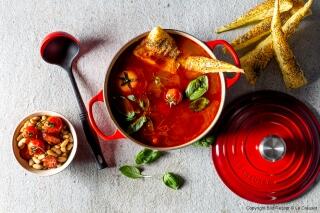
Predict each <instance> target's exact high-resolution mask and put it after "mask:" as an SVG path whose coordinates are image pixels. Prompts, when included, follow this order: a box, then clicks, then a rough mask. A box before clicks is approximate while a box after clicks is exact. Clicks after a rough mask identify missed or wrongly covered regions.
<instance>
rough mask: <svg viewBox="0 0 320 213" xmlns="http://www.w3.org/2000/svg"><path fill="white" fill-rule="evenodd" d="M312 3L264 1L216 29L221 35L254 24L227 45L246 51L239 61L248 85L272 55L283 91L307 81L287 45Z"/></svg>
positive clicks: (300, 0)
mask: <svg viewBox="0 0 320 213" xmlns="http://www.w3.org/2000/svg"><path fill="white" fill-rule="evenodd" d="M312 3H313V0H308V1H307V2H306V3H305V2H304V1H303V0H265V1H264V2H262V3H261V4H259V5H257V6H256V7H254V8H253V9H251V10H249V11H248V12H247V13H245V14H244V15H242V16H241V17H239V18H238V19H236V20H234V21H233V22H231V23H229V24H227V25H225V26H223V27H220V28H219V29H218V30H217V31H216V32H217V33H222V32H225V31H229V30H233V29H236V28H239V27H243V26H246V25H249V24H255V25H254V26H253V27H252V28H251V29H249V31H247V32H246V33H245V34H243V35H241V36H239V37H238V38H236V39H235V40H233V41H232V42H231V45H232V46H233V47H234V48H235V49H236V50H247V49H248V47H249V46H252V45H253V44H256V45H255V46H254V47H253V49H251V50H249V51H248V52H246V53H245V55H243V56H242V57H241V58H240V61H241V66H242V68H243V69H244V71H245V76H246V78H247V80H248V81H249V83H251V84H255V83H256V81H257V78H258V76H259V73H260V71H262V70H264V69H265V68H266V66H267V64H268V63H269V62H270V60H271V59H272V58H273V56H274V55H275V56H276V57H275V58H276V60H277V62H278V64H279V67H280V70H281V73H282V77H283V81H284V83H285V85H286V87H287V88H299V87H302V86H304V85H306V84H307V79H306V78H305V76H304V73H303V71H302V69H301V68H300V66H299V65H298V63H297V61H296V59H295V56H294V54H293V52H292V50H291V48H290V46H289V44H288V38H289V37H290V36H291V35H292V34H293V33H294V31H295V30H296V29H297V27H298V26H299V24H300V23H301V21H302V19H304V18H305V17H306V16H308V15H310V14H311V9H310V8H311V5H312Z"/></svg>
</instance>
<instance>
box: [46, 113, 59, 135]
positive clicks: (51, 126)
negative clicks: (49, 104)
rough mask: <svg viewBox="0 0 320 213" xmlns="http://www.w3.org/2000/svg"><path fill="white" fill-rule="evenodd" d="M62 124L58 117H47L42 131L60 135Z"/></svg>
mask: <svg viewBox="0 0 320 213" xmlns="http://www.w3.org/2000/svg"><path fill="white" fill-rule="evenodd" d="M62 127H63V122H62V120H61V118H59V117H49V118H48V119H47V123H45V125H44V131H45V132H47V133H60V132H61V130H62Z"/></svg>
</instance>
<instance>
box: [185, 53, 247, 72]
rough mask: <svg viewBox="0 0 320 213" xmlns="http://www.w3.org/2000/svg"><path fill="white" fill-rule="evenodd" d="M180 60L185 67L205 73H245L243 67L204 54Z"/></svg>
mask: <svg viewBox="0 0 320 213" xmlns="http://www.w3.org/2000/svg"><path fill="white" fill-rule="evenodd" d="M179 62H180V65H181V67H183V68H184V69H186V70H190V71H194V72H200V73H203V74H206V73H217V72H240V73H243V69H241V68H239V67H236V66H234V65H232V64H229V63H227V62H223V61H219V60H217V59H213V58H207V57H203V56H188V57H186V58H181V59H179Z"/></svg>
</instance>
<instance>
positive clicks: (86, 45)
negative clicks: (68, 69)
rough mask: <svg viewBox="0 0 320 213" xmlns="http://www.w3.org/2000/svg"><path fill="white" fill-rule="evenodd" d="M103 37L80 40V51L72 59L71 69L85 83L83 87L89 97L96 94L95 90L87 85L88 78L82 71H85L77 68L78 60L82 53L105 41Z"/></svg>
mask: <svg viewBox="0 0 320 213" xmlns="http://www.w3.org/2000/svg"><path fill="white" fill-rule="evenodd" d="M105 42H106V40H105V39H101V38H88V39H83V40H80V52H79V56H78V57H77V58H76V59H75V60H74V63H73V69H74V71H75V73H76V75H77V77H78V79H79V80H80V81H81V83H82V84H83V85H85V86H86V87H85V89H86V90H87V91H88V92H89V95H90V97H92V96H93V95H95V94H96V91H93V90H92V88H91V87H90V86H88V79H86V78H85V76H84V75H83V74H82V73H85V71H83V70H80V69H79V60H80V58H82V57H83V56H84V55H86V54H88V53H89V52H91V51H93V50H94V49H96V48H97V47H98V46H99V45H102V44H103V43H105Z"/></svg>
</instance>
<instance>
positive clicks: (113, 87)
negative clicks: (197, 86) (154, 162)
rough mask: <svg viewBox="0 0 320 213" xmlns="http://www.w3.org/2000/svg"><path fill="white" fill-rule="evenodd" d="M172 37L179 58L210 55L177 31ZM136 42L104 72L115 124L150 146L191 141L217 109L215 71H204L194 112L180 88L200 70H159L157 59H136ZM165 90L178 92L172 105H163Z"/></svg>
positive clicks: (204, 128) (166, 145) (207, 125)
mask: <svg viewBox="0 0 320 213" xmlns="http://www.w3.org/2000/svg"><path fill="white" fill-rule="evenodd" d="M172 37H173V38H174V40H175V42H176V44H177V46H178V48H179V50H180V51H181V54H180V55H181V56H205V57H210V56H209V55H208V54H207V53H206V52H205V51H204V50H203V48H202V47H200V46H199V45H197V44H196V43H195V42H193V41H192V40H190V39H188V38H185V37H183V36H180V35H172ZM140 42H141V41H138V42H137V43H135V44H133V45H132V46H131V48H128V49H127V50H126V51H125V52H123V53H122V54H121V56H120V57H119V58H118V60H117V62H116V63H115V66H114V67H113V70H112V72H111V74H110V80H109V85H108V88H109V90H108V93H109V94H108V97H109V101H110V106H111V111H112V114H113V115H114V116H115V119H116V122H117V123H118V124H119V126H120V127H121V128H122V129H123V130H124V131H126V132H127V133H128V134H130V135H131V136H132V138H134V139H136V140H138V141H140V142H142V143H144V144H146V145H150V146H157V147H172V146H178V145H182V144H185V143H187V142H189V141H191V140H193V139H195V138H196V137H198V136H199V135H200V134H202V133H203V132H204V131H205V130H206V129H207V128H208V127H209V126H210V124H211V123H212V121H213V120H214V118H215V116H216V113H217V111H218V109H219V105H220V101H221V84H220V78H219V74H211V73H210V74H206V75H205V76H206V79H207V80H208V81H207V82H208V88H207V91H206V92H205V93H204V94H203V95H202V97H203V98H205V99H206V100H208V103H207V105H206V106H205V108H204V109H201V110H195V109H193V108H192V107H191V103H192V101H191V100H190V98H188V97H187V96H186V92H185V91H186V88H187V87H188V85H189V84H190V82H191V81H192V80H194V79H197V78H198V77H199V76H203V74H201V73H197V72H191V71H189V70H185V69H183V68H181V67H179V68H178V69H177V70H176V72H175V73H172V72H168V71H164V70H163V69H162V67H161V63H157V64H156V65H155V64H152V63H149V62H146V61H144V60H141V59H140V58H138V57H136V56H135V55H134V54H133V50H134V48H135V47H136V46H137V45H138V44H139V43H140ZM159 64H160V65H159ZM124 71H125V72H124ZM127 83H128V85H127V86H128V87H127V88H125V86H126V84H127ZM129 84H130V85H129ZM169 90H170V91H178V93H179V92H180V97H179V98H180V100H176V101H177V103H175V102H172V103H173V104H171V102H170V103H168V97H167V96H168V94H167V93H168V92H169ZM174 98H177V97H174Z"/></svg>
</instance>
